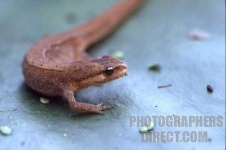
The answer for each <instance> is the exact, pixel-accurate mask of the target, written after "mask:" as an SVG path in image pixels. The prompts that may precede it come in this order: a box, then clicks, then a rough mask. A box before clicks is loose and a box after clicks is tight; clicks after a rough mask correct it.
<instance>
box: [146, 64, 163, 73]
mask: <svg viewBox="0 0 226 150" xmlns="http://www.w3.org/2000/svg"><path fill="white" fill-rule="evenodd" d="M148 69H149V70H152V71H160V70H161V66H160V65H159V64H154V65H151V66H149V67H148Z"/></svg>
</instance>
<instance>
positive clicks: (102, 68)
mask: <svg viewBox="0 0 226 150" xmlns="http://www.w3.org/2000/svg"><path fill="white" fill-rule="evenodd" d="M87 70H89V71H87V72H90V73H91V74H92V75H91V74H90V76H89V77H88V78H86V79H85V80H83V81H82V83H83V84H85V85H86V86H91V85H100V84H103V83H106V82H110V81H112V80H115V79H118V78H120V77H124V76H126V73H127V65H126V63H125V62H123V61H121V60H119V59H116V58H113V57H111V56H102V57H100V58H97V59H92V60H90V61H89V64H87Z"/></svg>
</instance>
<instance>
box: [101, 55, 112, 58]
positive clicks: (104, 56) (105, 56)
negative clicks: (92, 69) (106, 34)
mask: <svg viewBox="0 0 226 150" xmlns="http://www.w3.org/2000/svg"><path fill="white" fill-rule="evenodd" d="M110 57H111V56H108V55H103V56H102V57H101V58H110Z"/></svg>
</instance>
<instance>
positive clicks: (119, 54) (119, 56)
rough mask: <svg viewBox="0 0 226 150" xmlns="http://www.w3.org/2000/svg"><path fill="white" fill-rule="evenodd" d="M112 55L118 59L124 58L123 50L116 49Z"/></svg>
mask: <svg viewBox="0 0 226 150" xmlns="http://www.w3.org/2000/svg"><path fill="white" fill-rule="evenodd" d="M111 56H112V57H114V58H117V59H124V53H123V52H122V51H115V52H113V53H112V54H111Z"/></svg>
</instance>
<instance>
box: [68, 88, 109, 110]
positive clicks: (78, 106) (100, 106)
mask: <svg viewBox="0 0 226 150" xmlns="http://www.w3.org/2000/svg"><path fill="white" fill-rule="evenodd" d="M64 96H65V97H66V98H67V100H68V102H69V104H70V107H71V109H72V110H73V111H77V112H91V113H98V114H102V111H103V110H105V109H109V108H112V107H113V106H103V103H101V104H98V105H92V104H87V103H81V102H76V100H75V97H74V92H73V91H71V90H68V89H65V90H64Z"/></svg>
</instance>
